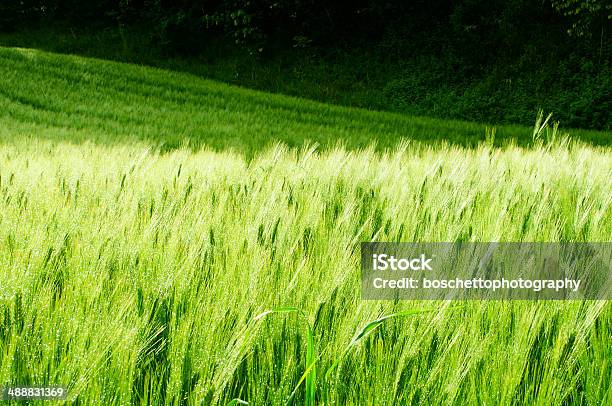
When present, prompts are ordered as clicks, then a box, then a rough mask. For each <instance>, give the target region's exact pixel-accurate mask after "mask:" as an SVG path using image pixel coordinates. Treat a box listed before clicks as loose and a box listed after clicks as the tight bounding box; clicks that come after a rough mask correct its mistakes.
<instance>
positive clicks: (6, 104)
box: [0, 48, 612, 405]
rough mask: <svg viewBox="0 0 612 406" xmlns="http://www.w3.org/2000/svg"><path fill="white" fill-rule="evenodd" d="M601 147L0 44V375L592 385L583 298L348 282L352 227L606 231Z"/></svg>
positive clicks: (115, 380)
mask: <svg viewBox="0 0 612 406" xmlns="http://www.w3.org/2000/svg"><path fill="white" fill-rule="evenodd" d="M535 117H536V114H535V112H534V121H535ZM610 145H612V138H611V134H610V133H597V132H592V131H582V130H570V131H569V137H568V136H565V134H564V132H563V131H561V130H556V128H555V127H554V126H553V125H552V124H551V121H550V120H549V121H546V117H545V116H544V117H540V118H539V120H538V123H537V125H536V127H535V129H533V128H523V127H518V126H517V127H508V126H507V127H498V128H493V127H492V126H489V127H487V126H485V125H484V124H483V125H481V124H475V123H466V122H458V121H457V122H455V121H443V120H434V119H427V118H420V117H407V116H401V115H394V114H389V113H378V112H372V111H365V110H358V109H349V108H344V107H337V106H330V105H325V104H320V103H315V102H310V101H305V100H300V99H294V98H289V97H284V96H276V95H270V94H265V93H261V92H255V91H251V90H246V89H240V88H233V87H230V86H226V85H223V84H219V83H214V82H209V81H206V80H203V79H200V78H197V77H195V76H190V75H187V74H179V73H173V72H169V71H163V70H157V69H152V68H145V67H139V66H135V65H127V64H119V63H113V62H104V61H99V60H94V59H86V58H80V57H75V56H60V55H55V54H49V53H44V52H40V51H34V50H27V49H17V48H0V386H2V385H4V386H17V385H22V386H34V385H36V386H44V385H63V386H65V387H66V388H68V398H67V400H66V401H65V403H67V404H82V405H89V404H100V405H115V404H116V405H130V404H133V405H162V404H169V405H175V404H176V405H178V404H187V405H200V404H201V405H209V404H212V405H227V404H234V405H239V404H246V403H247V402H248V404H250V405H283V404H296V405H297V404H306V405H398V404H423V405H430V404H431V405H438V404H442V405H447V404H448V405H450V404H461V405H471V404H480V405H497V404H502V405H518V404H530V405H531V404H536V405H604V404H611V403H612V389H611V386H612V381H611V378H612V307H611V306H610V304H609V303H608V302H607V301H573V302H561V301H555V302H553V301H549V302H544V301H540V302H535V301H532V302H529V301H514V302H492V301H483V302H479V301H470V302H428V301H422V302H411V301H398V302H393V301H363V300H361V298H360V294H361V293H360V286H361V284H360V268H359V260H360V253H359V244H360V242H364V241H373V240H376V241H611V240H612V193H611V191H612V176H611V175H612V159H611V158H612V149H611V147H610ZM41 403H42V402H41ZM47 403H48V402H47Z"/></svg>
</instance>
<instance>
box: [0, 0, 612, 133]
mask: <svg viewBox="0 0 612 406" xmlns="http://www.w3.org/2000/svg"><path fill="white" fill-rule="evenodd" d="M611 18H612V2H610V1H609V0H543V1H534V0H491V1H487V0H461V1H452V2H451V1H448V0H415V1H399V0H395V1H394V0H353V1H348V0H342V1H334V2H328V1H323V0H288V1H276V0H219V1H215V0H211V1H207V0H179V1H167V0H108V1H107V0H104V1H102V0H91V1H79V0H3V1H2V2H1V4H0V31H5V32H7V31H11V30H15V31H20V30H22V29H23V28H24V27H28V26H31V25H32V23H33V22H35V21H38V22H39V25H40V23H42V25H44V26H46V27H54V26H56V25H57V23H58V22H60V23H61V24H67V25H68V26H69V27H70V29H71V30H70V31H71V32H72V29H73V28H74V29H77V28H78V27H83V26H87V27H89V29H92V28H91V27H94V28H93V30H94V31H93V32H94V35H95V36H96V37H99V36H103V35H105V34H104V33H106V32H108V30H114V31H118V32H120V33H121V34H120V41H119V43H120V44H122V46H123V49H124V54H126V55H127V54H128V53H129V54H130V56H133V55H134V53H133V50H130V51H129V52H128V51H127V49H128V48H129V46H128V45H127V44H128V43H129V42H130V41H131V42H135V41H134V40H133V38H127V37H128V36H129V35H128V34H125V33H126V32H134V30H133V28H135V27H138V33H139V34H138V35H140V36H141V37H142V38H145V40H146V44H143V40H142V38H141V39H138V40H137V41H136V42H138V43H139V45H141V46H142V45H144V46H145V47H147V48H155V49H159V50H160V56H161V58H160V57H159V56H158V57H157V58H158V60H160V59H165V58H168V57H170V56H177V55H180V56H182V57H184V56H189V57H196V56H201V55H202V54H206V53H210V49H211V48H213V47H215V46H216V45H215V44H219V43H223V44H225V45H226V46H227V45H228V44H231V46H234V45H236V44H238V45H239V47H240V49H242V50H245V52H248V53H249V54H250V56H251V60H250V61H248V62H246V63H245V64H244V67H240V66H237V65H239V63H232V65H233V67H232V72H229V71H227V72H222V73H221V74H216V75H213V76H209V77H212V78H215V79H221V80H224V81H226V82H227V81H231V82H232V83H236V84H239V85H242V86H250V87H256V88H259V89H262V90H266V91H280V92H283V93H288V94H292V95H297V96H305V97H310V98H316V99H319V100H323V101H327V102H336V103H341V104H349V105H353V106H359V107H367V108H374V109H382V110H392V111H401V112H405V113H409V114H418V115H431V116H435V117H443V118H453V119H468V120H476V121H482V120H492V121H494V122H498V123H500V122H501V123H520V124H524V125H525V124H529V123H530V122H531V121H532V120H533V117H534V115H535V112H536V111H537V110H538V109H547V110H549V111H554V112H555V114H556V117H557V118H558V119H559V120H561V122H562V124H563V125H565V126H572V127H585V128H595V129H609V128H610V125H611V122H612V119H611V118H610V111H612V95H611V94H610V89H611V88H612V80H611V79H610V77H612V74H611V70H610V66H611V64H610V55H611V54H612V52H611V51H612V47H611V45H612V44H611V42H610V40H609V34H608V31H609V29H608V26H610V22H611ZM130 29H132V30H131V31H130ZM72 35H73V37H75V35H74V34H72ZM12 45H21V44H12ZM97 47H98V45H93V46H92V44H88V45H87V46H85V47H84V48H85V49H88V51H87V52H89V50H90V49H91V48H97ZM46 49H49V48H46ZM49 50H56V49H49ZM67 50H68V51H69V52H77V53H81V51H80V50H79V49H76V50H75V49H70V48H69V49H67ZM228 55H229V53H228V52H227V51H224V53H222V55H219V54H217V55H215V56H214V58H210V57H209V58H208V60H207V61H206V63H207V64H208V65H211V64H214V63H218V61H219V60H220V59H223V58H226V59H227V57H228ZM97 56H106V55H97ZM123 59H124V60H126V59H128V60H129V59H130V58H123ZM130 61H133V60H130ZM146 63H151V61H146ZM154 64H157V63H154ZM257 64H260V65H262V66H263V68H262V69H258V68H257ZM366 64H368V65H369V66H365V65H366ZM276 68H278V69H276ZM274 69H276V71H277V73H274V74H272V73H271V72H270V71H273V70H274ZM217 70H218V69H217ZM329 71H333V75H331V76H330V75H329V74H327V73H326V72H329ZM295 72H297V73H295ZM209 73H210V72H209ZM226 73H227V74H226ZM270 75H272V76H273V77H274V78H275V79H274V82H275V84H274V85H271V84H270V83H269V81H270V80H269V79H268V78H269V77H270ZM246 78H251V79H248V80H247V79H246ZM253 78H257V79H253ZM255 82H256V83H255ZM279 83H280V85H279ZM363 89H365V90H366V91H367V93H368V94H367V95H365V96H364V95H362V93H363V91H362V90H363Z"/></svg>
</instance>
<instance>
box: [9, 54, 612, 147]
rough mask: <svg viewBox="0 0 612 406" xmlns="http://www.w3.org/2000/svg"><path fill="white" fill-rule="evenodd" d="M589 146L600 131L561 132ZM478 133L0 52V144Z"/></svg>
mask: <svg viewBox="0 0 612 406" xmlns="http://www.w3.org/2000/svg"><path fill="white" fill-rule="evenodd" d="M569 133H570V136H571V137H574V138H577V139H580V140H582V141H584V142H586V143H589V144H591V145H610V143H611V141H612V138H611V135H612V134H611V133H609V132H597V131H588V130H570V131H569ZM486 134H487V126H486V125H485V124H479V123H473V122H465V121H456V120H440V119H433V118H426V117H414V116H407V115H402V114H396V113H387V112H375V111H369V110H364V109H356V108H349V107H341V106H334V105H329V104H324V103H319V102H314V101H310V100H305V99H300V98H295V97H289V96H283V95H274V94H269V93H265V92H260V91H256V90H249V89H244V88H240V87H236V86H230V85H227V84H223V83H220V82H215V81H210V80H205V79H202V78H200V77H198V76H195V75H191V74H187V73H182V72H176V71H172V70H163V69H157V68H151V67H145V66H139V65H134V64H127V63H120V62H113V61H108V60H100V59H94V58H86V57H80V56H73V55H64V54H56V53H49V52H45V51H40V50H36V49H24V48H0V141H2V142H10V141H11V140H12V139H16V138H24V137H38V138H46V139H54V140H60V141H69V142H82V141H93V142H100V143H109V144H113V143H124V142H132V141H139V142H143V141H144V142H150V143H152V144H154V145H156V146H158V147H160V148H161V149H162V150H171V149H175V148H177V147H181V146H186V145H187V146H189V147H190V148H193V149H199V148H201V147H203V146H206V147H209V148H211V149H213V150H228V149H230V150H233V151H236V152H239V153H244V154H245V155H247V156H252V155H254V154H255V153H256V152H258V151H260V150H261V149H263V148H267V147H269V146H270V145H272V144H275V143H278V142H281V143H284V144H286V145H288V146H289V147H300V146H302V145H304V143H310V144H313V143H316V144H318V145H320V146H321V147H322V148H327V147H332V146H336V145H339V144H340V145H343V146H345V147H346V148H347V149H359V148H364V147H367V146H369V145H372V144H375V145H376V146H377V148H379V149H387V148H393V147H394V146H396V145H397V144H398V143H399V142H401V141H402V140H405V139H411V140H416V141H419V142H424V143H434V144H435V143H449V144H454V145H460V146H464V147H473V146H476V145H478V144H479V143H480V142H482V141H483V140H484V139H485V137H486ZM531 134H532V129H531V128H528V127H521V126H499V127H496V131H495V140H494V143H495V145H504V144H507V143H515V144H517V145H522V146H527V145H529V143H530V142H531Z"/></svg>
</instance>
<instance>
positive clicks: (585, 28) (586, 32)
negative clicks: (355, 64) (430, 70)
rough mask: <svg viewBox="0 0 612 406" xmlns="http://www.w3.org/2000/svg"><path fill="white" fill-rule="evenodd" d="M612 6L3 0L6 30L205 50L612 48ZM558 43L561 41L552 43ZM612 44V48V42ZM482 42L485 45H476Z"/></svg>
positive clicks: (533, 1)
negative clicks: (134, 33)
mask: <svg viewBox="0 0 612 406" xmlns="http://www.w3.org/2000/svg"><path fill="white" fill-rule="evenodd" d="M611 18H612V1H611V0H457V1H449V0H411V1H407V0H337V1H326V0H284V1H283V0H172V1H170V0H86V1H84V0H2V1H0V29H3V30H11V29H18V28H19V27H20V26H21V25H23V24H28V23H29V22H32V21H41V20H42V21H47V22H56V21H63V22H68V23H71V24H90V23H98V24H101V25H104V24H114V25H116V24H119V25H125V24H140V25H141V26H145V27H147V29H148V30H149V31H150V34H151V37H152V38H155V39H157V40H158V41H159V42H160V43H162V44H163V45H165V46H168V47H169V48H176V49H177V50H179V51H181V50H190V51H197V48H198V46H199V44H201V43H202V40H204V39H205V38H206V37H207V36H208V35H225V36H227V37H228V40H231V41H232V42H235V43H240V44H248V45H253V46H259V47H264V46H270V44H276V45H279V44H280V45H282V44H286V45H292V46H296V47H302V46H310V45H316V46H330V45H331V46H335V45H337V44H340V43H345V44H351V43H361V42H363V41H364V40H365V41H372V40H381V39H382V38H383V37H384V38H387V39H389V38H391V39H392V40H393V39H395V40H396V41H397V42H398V43H401V42H402V41H406V40H408V39H412V38H419V37H423V34H426V35H427V36H436V37H438V38H452V39H453V40H456V45H457V46H459V47H461V46H462V45H465V44H470V49H471V50H472V51H474V52H475V53H477V52H480V51H481V50H482V49H487V48H494V47H505V48H510V49H512V48H513V47H520V46H522V44H524V42H525V41H527V40H529V39H530V38H531V37H533V35H534V34H540V33H541V32H539V31H545V32H547V33H550V32H551V31H553V32H555V33H558V32H563V33H565V34H567V35H570V36H574V37H576V38H582V40H590V41H591V42H592V43H596V44H598V45H599V46H600V48H602V47H604V46H606V47H607V46H608V40H607V33H606V29H607V28H608V26H609V25H610V22H611V21H612V20H611ZM549 39H553V40H554V39H555V38H549ZM604 43H605V44H604ZM475 45H477V49H475V48H474V46H475Z"/></svg>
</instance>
